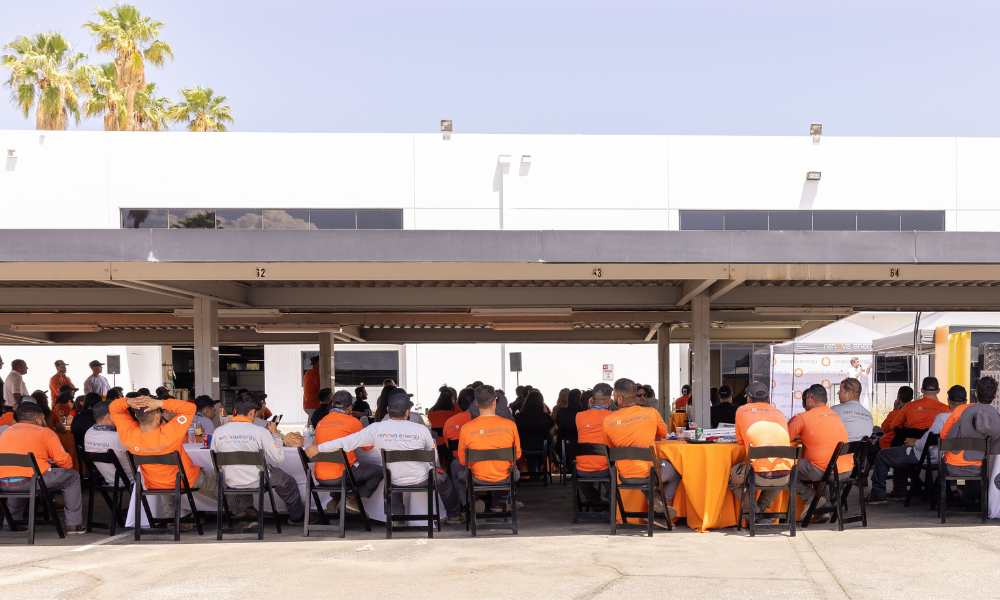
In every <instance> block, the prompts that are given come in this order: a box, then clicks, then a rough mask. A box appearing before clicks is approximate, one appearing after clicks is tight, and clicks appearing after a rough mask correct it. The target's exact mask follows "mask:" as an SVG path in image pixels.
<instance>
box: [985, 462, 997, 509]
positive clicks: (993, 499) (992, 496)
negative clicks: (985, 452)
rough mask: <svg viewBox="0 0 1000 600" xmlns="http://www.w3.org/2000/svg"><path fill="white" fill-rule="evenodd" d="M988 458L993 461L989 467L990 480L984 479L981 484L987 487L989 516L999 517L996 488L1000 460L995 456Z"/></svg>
mask: <svg viewBox="0 0 1000 600" xmlns="http://www.w3.org/2000/svg"><path fill="white" fill-rule="evenodd" d="M990 460H991V461H993V468H992V469H990V480H989V481H984V482H983V485H988V486H990V487H989V490H990V492H989V497H988V500H989V503H990V512H989V515H988V516H989V517H990V518H991V519H996V518H1000V490H998V489H997V484H996V480H997V476H998V475H1000V460H998V459H997V457H996V456H991V457H990Z"/></svg>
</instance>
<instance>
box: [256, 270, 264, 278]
mask: <svg viewBox="0 0 1000 600" xmlns="http://www.w3.org/2000/svg"><path fill="white" fill-rule="evenodd" d="M263 277H264V268H258V269H257V278H258V279H262V278H263Z"/></svg>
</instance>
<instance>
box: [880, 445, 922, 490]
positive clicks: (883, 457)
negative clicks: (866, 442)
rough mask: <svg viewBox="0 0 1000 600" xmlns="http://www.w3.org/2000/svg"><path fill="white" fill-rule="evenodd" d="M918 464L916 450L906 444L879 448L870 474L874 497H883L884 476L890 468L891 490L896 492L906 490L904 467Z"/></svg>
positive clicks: (918, 459)
mask: <svg viewBox="0 0 1000 600" xmlns="http://www.w3.org/2000/svg"><path fill="white" fill-rule="evenodd" d="M918 464H920V457H919V456H917V452H916V450H914V449H913V448H910V447H907V446H895V447H892V448H885V449H883V450H880V451H879V453H878V455H876V457H875V468H874V469H873V471H874V473H873V474H872V491H871V495H872V497H874V498H885V484H886V478H887V477H888V476H889V469H892V471H893V475H892V490H893V491H894V492H896V493H897V494H902V493H904V492H906V471H907V469H906V468H905V467H915V466H917V465H918Z"/></svg>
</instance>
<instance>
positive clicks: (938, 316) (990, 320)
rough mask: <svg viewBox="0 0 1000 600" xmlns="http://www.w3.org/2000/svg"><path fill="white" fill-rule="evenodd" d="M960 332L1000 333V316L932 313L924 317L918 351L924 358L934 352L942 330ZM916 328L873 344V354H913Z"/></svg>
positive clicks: (984, 313)
mask: <svg viewBox="0 0 1000 600" xmlns="http://www.w3.org/2000/svg"><path fill="white" fill-rule="evenodd" d="M946 326H947V327H949V328H952V329H954V330H956V331H975V330H979V329H1000V312H932V313H926V314H924V315H921V317H920V324H919V326H918V329H917V336H916V337H917V350H918V351H919V353H920V354H930V353H931V352H933V351H934V335H935V331H936V330H937V328H938V327H946ZM913 329H914V327H913V324H912V323H911V324H910V325H907V326H905V327H900V328H899V329H897V330H896V331H893V332H892V333H890V334H889V335H887V336H885V337H881V338H878V339H876V340H875V341H873V342H872V351H873V352H875V353H876V354H882V355H886V356H900V355H908V354H913V337H914V335H913Z"/></svg>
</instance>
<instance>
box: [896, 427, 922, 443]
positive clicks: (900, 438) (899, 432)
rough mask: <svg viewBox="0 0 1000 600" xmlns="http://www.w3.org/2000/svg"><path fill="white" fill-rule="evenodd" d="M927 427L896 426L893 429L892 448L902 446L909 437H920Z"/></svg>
mask: <svg viewBox="0 0 1000 600" xmlns="http://www.w3.org/2000/svg"><path fill="white" fill-rule="evenodd" d="M926 431H927V430H926V429H914V428H913V427H896V428H894V429H893V430H892V432H893V433H892V443H891V444H889V447H890V448H895V447H897V446H902V445H903V442H905V441H906V439H907V438H914V439H918V440H919V439H920V438H922V437H923V436H924V433H925V432H926Z"/></svg>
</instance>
